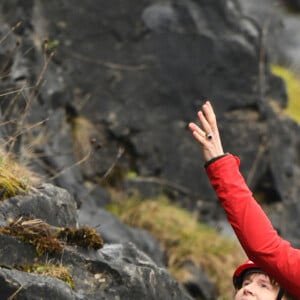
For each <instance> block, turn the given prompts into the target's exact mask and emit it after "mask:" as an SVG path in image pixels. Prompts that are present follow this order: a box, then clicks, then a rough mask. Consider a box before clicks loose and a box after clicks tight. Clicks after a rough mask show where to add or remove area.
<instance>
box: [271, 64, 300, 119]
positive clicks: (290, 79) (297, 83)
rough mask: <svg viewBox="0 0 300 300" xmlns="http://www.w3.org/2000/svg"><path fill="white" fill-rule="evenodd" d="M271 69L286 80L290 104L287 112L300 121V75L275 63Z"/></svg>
mask: <svg viewBox="0 0 300 300" xmlns="http://www.w3.org/2000/svg"><path fill="white" fill-rule="evenodd" d="M271 71H272V72H273V73H274V74H275V75H277V76H280V77H281V78H282V79H284V81H285V84H286V88H287V94H288V105H287V108H286V109H285V113H286V114H287V115H288V116H290V117H291V118H293V119H294V120H296V121H297V122H298V123H300V76H299V75H297V74H295V73H294V72H293V71H291V70H289V69H288V68H286V67H283V66H279V65H273V66H272V67H271Z"/></svg>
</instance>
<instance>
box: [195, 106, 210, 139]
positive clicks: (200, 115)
mask: <svg viewBox="0 0 300 300" xmlns="http://www.w3.org/2000/svg"><path fill="white" fill-rule="evenodd" d="M198 118H199V121H200V123H201V126H202V128H203V129H204V131H205V134H207V133H211V127H210V124H209V122H208V120H207V117H206V116H205V115H204V113H203V112H202V111H199V112H198Z"/></svg>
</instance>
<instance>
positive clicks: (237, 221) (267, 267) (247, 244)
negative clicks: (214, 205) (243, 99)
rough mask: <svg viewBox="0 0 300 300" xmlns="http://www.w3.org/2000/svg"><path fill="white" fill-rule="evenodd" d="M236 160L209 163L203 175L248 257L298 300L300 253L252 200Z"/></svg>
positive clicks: (299, 296) (231, 157)
mask: <svg viewBox="0 0 300 300" xmlns="http://www.w3.org/2000/svg"><path fill="white" fill-rule="evenodd" d="M239 165H240V161H239V159H238V158H237V157H236V156H233V155H231V154H229V155H226V156H224V157H222V158H220V159H218V160H216V161H214V162H212V163H210V164H209V165H208V166H207V168H206V172H207V175H208V178H209V180H210V183H211V185H212V187H213V188H214V190H215V192H216V194H217V196H218V198H219V200H220V202H221V205H222V206H223V208H224V210H225V212H226V215H227V218H228V221H229V222H230V224H231V226H232V227H233V229H234V231H235V233H236V235H237V237H238V239H239V241H240V243H241V245H242V247H243V248H244V250H245V252H246V254H247V255H248V257H249V258H250V259H251V260H253V261H254V262H256V263H257V264H258V265H259V266H261V268H262V269H263V270H264V271H265V272H266V273H268V274H269V275H270V276H271V277H273V278H274V279H275V280H276V281H278V283H279V284H280V285H281V286H282V287H284V288H285V289H286V290H287V291H289V292H290V293H291V294H293V295H294V296H296V297H297V299H300V250H299V249H295V248H293V247H292V246H291V245H290V243H289V242H288V241H286V240H284V239H282V238H281V237H280V236H279V235H278V234H277V232H276V230H275V229H274V228H273V226H272V224H271V222H270V220H269V219H268V217H267V216H266V214H265V213H264V212H263V210H262V208H261V207H260V206H259V205H258V203H257V202H256V201H255V199H254V198H253V196H252V193H251V191H250V190H249V188H248V186H247V184H246V182H245V180H244V178H243V176H242V175H241V173H240V171H239Z"/></svg>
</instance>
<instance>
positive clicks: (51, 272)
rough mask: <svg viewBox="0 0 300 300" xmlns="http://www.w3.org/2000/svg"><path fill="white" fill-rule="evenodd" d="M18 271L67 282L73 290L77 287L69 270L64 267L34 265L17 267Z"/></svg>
mask: <svg viewBox="0 0 300 300" xmlns="http://www.w3.org/2000/svg"><path fill="white" fill-rule="evenodd" d="M16 269H18V270H20V271H23V272H27V273H34V274H39V275H45V276H50V277H53V278H57V279H60V280H62V281H64V282H66V283H67V284H68V285H69V286H70V287H71V288H74V287H75V283H74V281H73V278H72V275H71V274H70V272H69V270H68V268H67V267H65V266H62V265H52V264H46V265H43V264H33V265H26V266H16Z"/></svg>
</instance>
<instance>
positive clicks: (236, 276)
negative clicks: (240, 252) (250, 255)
mask: <svg viewBox="0 0 300 300" xmlns="http://www.w3.org/2000/svg"><path fill="white" fill-rule="evenodd" d="M250 270H253V272H255V273H256V272H257V273H264V272H263V270H261V268H260V267H259V266H258V265H257V264H256V263H254V262H253V261H252V260H249V259H248V260H246V261H245V262H244V263H243V264H241V265H240V266H238V267H237V269H236V270H235V271H234V273H233V277H232V280H233V285H234V287H235V288H240V287H241V285H242V283H243V277H244V275H245V273H248V272H247V271H250Z"/></svg>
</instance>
